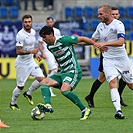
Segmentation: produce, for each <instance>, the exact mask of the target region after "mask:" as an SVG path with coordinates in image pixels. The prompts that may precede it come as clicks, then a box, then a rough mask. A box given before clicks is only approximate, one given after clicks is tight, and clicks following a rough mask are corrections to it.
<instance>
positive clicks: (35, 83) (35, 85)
mask: <svg viewBox="0 0 133 133" xmlns="http://www.w3.org/2000/svg"><path fill="white" fill-rule="evenodd" d="M39 87H40V83H39V82H38V81H37V80H34V82H32V84H31V86H30V88H29V89H28V91H27V92H26V93H27V94H28V95H31V94H32V92H33V91H35V90H37V89H38V88H39Z"/></svg>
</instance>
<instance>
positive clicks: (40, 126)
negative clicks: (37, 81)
mask: <svg viewBox="0 0 133 133" xmlns="http://www.w3.org/2000/svg"><path fill="white" fill-rule="evenodd" d="M94 80H95V79H82V80H81V82H80V83H79V84H78V86H77V88H76V89H75V90H74V92H76V93H77V94H78V96H79V97H80V99H81V100H82V101H83V103H84V104H85V105H87V103H86V101H85V100H84V97H85V96H86V95H87V94H88V93H89V91H90V88H91V85H92V83H93V82H94ZM32 81H33V80H28V81H27V82H26V85H25V88H24V90H23V91H22V93H23V92H24V91H25V90H27V88H28V87H29V86H30V84H31V83H32ZM15 86H16V81H15V80H7V79H3V80H1V81H0V118H1V119H2V120H3V121H4V122H5V124H7V125H9V126H10V128H9V129H0V133H133V100H132V99H133V92H132V91H131V90H130V89H129V88H128V87H126V88H125V89H124V92H123V99H124V101H125V102H126V103H127V104H128V106H127V107H122V111H123V114H124V115H125V116H126V119H124V120H116V119H115V118H114V115H115V109H114V107H113V104H112V102H111V98H110V91H109V86H108V84H107V82H105V83H104V84H103V85H102V86H101V88H100V89H99V90H98V92H97V93H96V94H95V98H94V99H95V106H96V108H94V109H91V110H92V114H91V115H90V117H89V119H88V120H86V121H80V120H79V119H80V116H81V112H80V110H79V109H78V107H76V106H75V105H74V104H73V103H71V102H70V101H69V100H67V99H66V98H65V97H64V96H62V95H61V94H60V92H59V90H57V89H54V93H55V94H56V95H57V96H56V97H52V106H53V108H54V110H55V112H54V113H53V114H50V113H46V115H45V118H44V119H43V120H39V121H35V120H32V118H31V116H30V112H31V110H32V108H33V107H35V106H36V105H37V104H38V103H39V102H43V99H42V96H41V91H40V89H38V90H37V91H35V92H34V93H33V95H32V96H33V101H34V105H33V106H31V105H29V104H28V102H27V101H26V99H25V98H24V97H23V95H22V93H21V95H20V97H19V98H18V105H19V108H20V109H21V110H20V111H13V110H11V109H10V108H9V103H10V101H11V95H12V91H13V89H14V87H15Z"/></svg>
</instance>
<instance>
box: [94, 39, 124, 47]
mask: <svg viewBox="0 0 133 133" xmlns="http://www.w3.org/2000/svg"><path fill="white" fill-rule="evenodd" d="M123 44H124V38H123V37H120V38H119V39H117V40H116V41H112V42H99V43H95V44H94V47H95V48H102V47H105V46H114V47H118V46H122V45H123Z"/></svg>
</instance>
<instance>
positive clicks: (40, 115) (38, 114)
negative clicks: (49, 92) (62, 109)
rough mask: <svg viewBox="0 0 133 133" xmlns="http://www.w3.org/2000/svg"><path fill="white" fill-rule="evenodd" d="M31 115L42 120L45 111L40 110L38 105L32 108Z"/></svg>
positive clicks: (34, 118)
mask: <svg viewBox="0 0 133 133" xmlns="http://www.w3.org/2000/svg"><path fill="white" fill-rule="evenodd" d="M31 117H32V119H33V120H42V119H43V118H44V117H45V112H40V110H39V108H38V107H34V108H33V109H32V110H31Z"/></svg>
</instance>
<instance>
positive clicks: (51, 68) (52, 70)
mask: <svg viewBox="0 0 133 133" xmlns="http://www.w3.org/2000/svg"><path fill="white" fill-rule="evenodd" d="M45 54H46V57H47V58H46V59H45V61H46V63H47V65H48V75H47V77H50V76H52V75H54V74H56V73H57V72H58V64H57V62H56V60H55V58H54V56H53V54H52V53H50V52H48V51H46V52H45ZM49 89H50V93H51V96H56V95H55V94H54V92H53V89H52V87H50V88H49Z"/></svg>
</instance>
